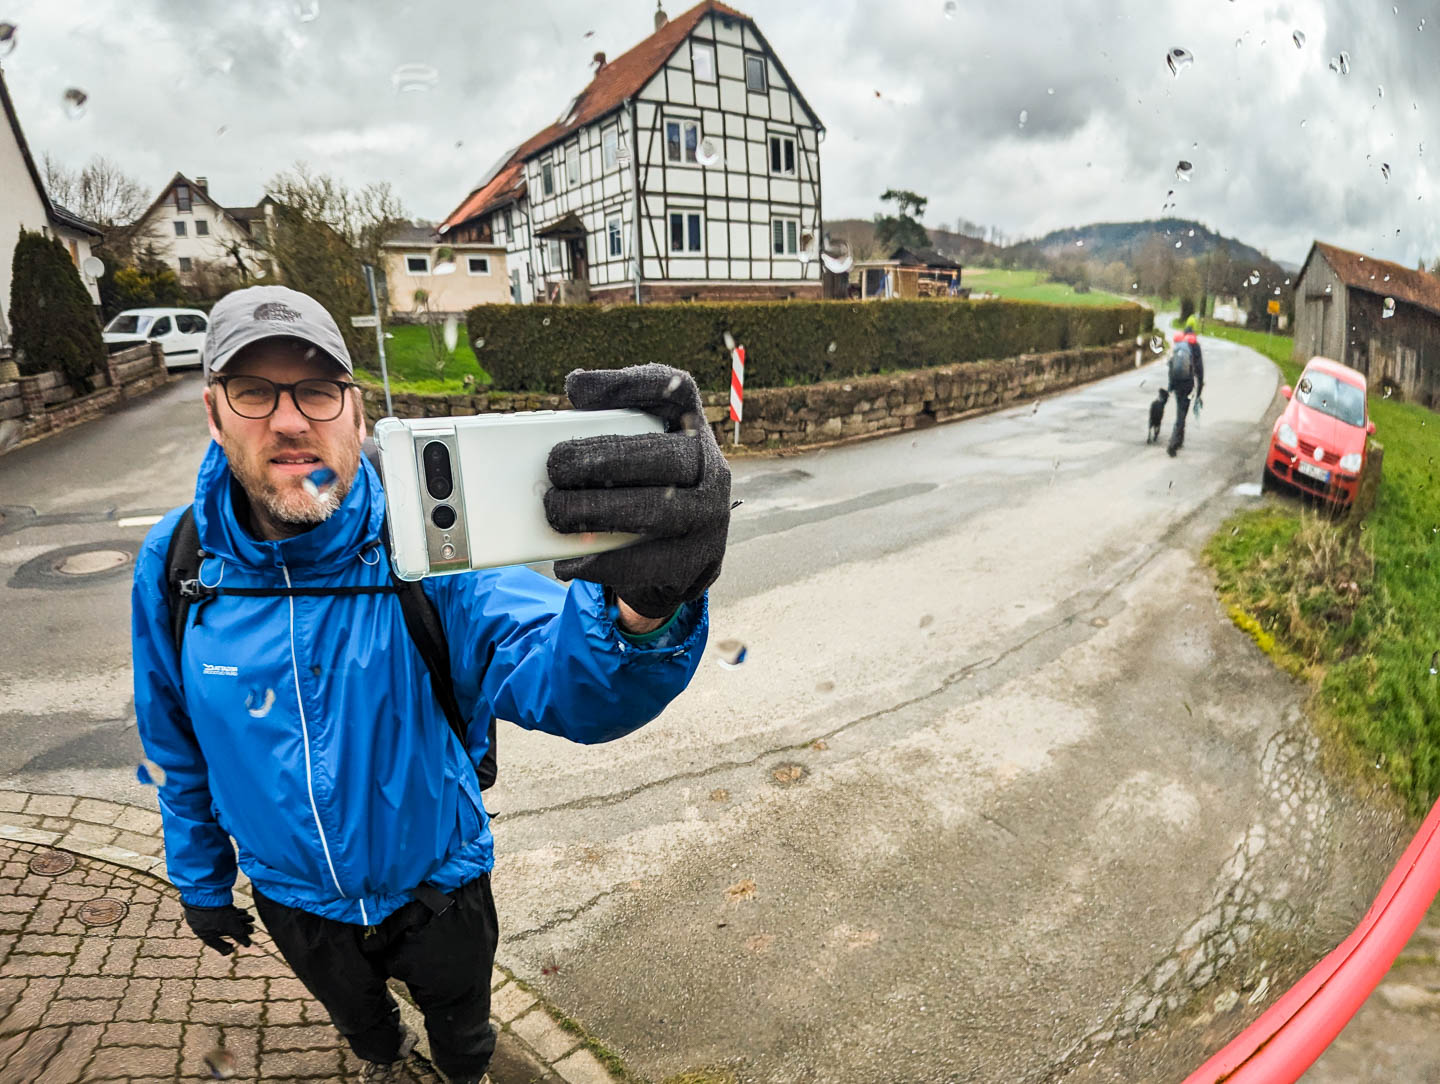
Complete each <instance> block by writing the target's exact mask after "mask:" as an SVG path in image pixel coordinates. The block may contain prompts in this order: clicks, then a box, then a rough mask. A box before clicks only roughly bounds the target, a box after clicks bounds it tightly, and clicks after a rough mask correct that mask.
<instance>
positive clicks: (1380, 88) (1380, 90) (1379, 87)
mask: <svg viewBox="0 0 1440 1084" xmlns="http://www.w3.org/2000/svg"><path fill="white" fill-rule="evenodd" d="M1375 92H1376V95H1377V96H1378V97H1381V98H1383V97H1385V84H1384V83H1381V84H1379V85H1377V86H1376V87H1375Z"/></svg>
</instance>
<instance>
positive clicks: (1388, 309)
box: [1380, 297, 1395, 320]
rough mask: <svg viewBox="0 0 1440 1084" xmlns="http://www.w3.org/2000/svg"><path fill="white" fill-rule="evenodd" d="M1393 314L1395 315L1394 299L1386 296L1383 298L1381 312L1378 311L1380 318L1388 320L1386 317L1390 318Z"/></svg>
mask: <svg viewBox="0 0 1440 1084" xmlns="http://www.w3.org/2000/svg"><path fill="white" fill-rule="evenodd" d="M1394 315H1395V299H1394V298H1393V297H1387V298H1386V299H1385V308H1384V311H1382V312H1381V313H1380V319H1382V320H1388V319H1390V317H1392V316H1394Z"/></svg>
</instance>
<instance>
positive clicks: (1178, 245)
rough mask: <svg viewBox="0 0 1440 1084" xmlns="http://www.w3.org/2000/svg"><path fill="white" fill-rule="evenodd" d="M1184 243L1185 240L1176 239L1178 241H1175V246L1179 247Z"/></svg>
mask: <svg viewBox="0 0 1440 1084" xmlns="http://www.w3.org/2000/svg"><path fill="white" fill-rule="evenodd" d="M1184 243H1185V242H1184V241H1176V242H1175V247H1176V248H1179V247H1180V246H1181V245H1183V244H1184Z"/></svg>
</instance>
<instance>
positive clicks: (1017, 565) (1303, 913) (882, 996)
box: [0, 342, 1404, 1082]
mask: <svg viewBox="0 0 1440 1084" xmlns="http://www.w3.org/2000/svg"><path fill="white" fill-rule="evenodd" d="M1206 369H1207V373H1208V374H1209V375H1210V378H1211V388H1210V389H1209V390H1208V391H1207V394H1206V397H1205V412H1204V414H1203V415H1202V418H1201V420H1200V421H1199V423H1198V424H1193V425H1192V427H1191V430H1190V435H1189V439H1188V441H1187V445H1186V447H1185V449H1184V450H1183V451H1182V452H1181V455H1180V457H1179V458H1177V459H1174V460H1171V459H1169V458H1167V457H1166V455H1165V453H1164V450H1163V448H1158V447H1147V446H1146V445H1145V444H1144V443H1143V439H1144V427H1145V415H1146V408H1147V404H1148V401H1149V399H1150V398H1151V397H1152V395H1153V391H1154V389H1155V388H1156V387H1157V386H1158V383H1159V382H1160V381H1161V380H1162V379H1163V377H1162V374H1161V373H1160V371H1159V369H1158V367H1156V366H1153V365H1152V366H1148V367H1147V368H1145V369H1141V370H1136V371H1134V372H1127V373H1125V374H1122V375H1120V376H1118V377H1115V378H1112V379H1109V380H1105V381H1102V382H1099V383H1097V384H1094V385H1090V386H1088V387H1085V388H1082V389H1078V390H1076V391H1074V392H1070V393H1065V394H1061V395H1058V396H1055V397H1053V398H1050V399H1046V400H1044V401H1042V402H1041V403H1040V404H1039V405H1038V408H1036V407H1034V406H1033V405H1031V404H1026V405H1024V406H1022V407H1020V408H1017V409H1014V410H1009V411H1005V412H1002V413H999V414H995V415H990V416H987V417H983V418H977V419H974V420H971V421H967V422H961V423H955V424H952V425H947V426H942V427H938V428H934V429H930V430H926V431H923V432H918V433H912V434H906V435H903V436H896V437H889V438H884V439H881V440H876V441H871V442H867V443H863V444H858V445H851V446H848V447H842V448H836V449H831V450H827V451H821V452H816V453H808V454H800V455H787V456H784V457H779V458H767V459H757V458H745V459H741V460H738V461H737V462H736V464H735V468H734V469H735V495H736V496H737V497H740V498H743V499H744V500H745V504H744V505H743V506H742V508H741V509H740V510H738V511H737V514H736V518H735V522H734V526H733V531H732V545H731V551H730V554H729V556H728V558H727V563H726V570H725V574H724V576H723V578H722V580H721V581H720V583H719V584H718V585H717V587H716V589H715V590H714V592H713V594H712V604H713V618H714V631H713V634H712V640H719V639H728V638H734V639H740V640H742V641H744V642H745V643H746V644H747V645H748V647H749V661H748V662H746V663H745V665H744V666H742V667H740V668H739V669H736V670H726V669H722V668H721V667H719V666H716V665H707V666H705V667H704V668H702V671H701V673H700V675H699V676H698V677H697V679H696V682H695V683H694V685H693V686H692V688H691V689H690V690H689V691H687V693H686V694H685V696H684V697H682V698H681V699H680V700H679V701H677V703H676V704H675V705H673V706H672V707H671V709H670V710H668V711H667V712H666V713H665V714H664V715H663V716H662V717H661V718H660V719H659V720H657V721H656V722H654V723H652V724H651V725H650V726H648V727H646V728H645V729H644V730H642V731H641V732H639V733H637V734H636V735H634V736H632V737H630V738H628V739H625V740H624V741H622V742H619V743H616V744H613V745H611V746H607V747H599V748H580V747H574V746H570V745H567V744H565V743H563V742H561V741H558V740H556V739H552V738H549V737H546V736H543V735H532V734H527V733H524V732H521V731H518V730H517V729H515V728H514V727H506V728H505V729H504V730H503V731H502V737H501V742H502V745H501V749H502V771H501V782H500V784H499V785H498V786H497V787H496V788H495V790H493V791H491V792H489V793H488V795H487V799H488V804H489V805H490V806H491V807H492V808H493V809H495V810H497V811H498V814H499V815H498V817H497V818H496V822H495V833H496V839H497V852H498V854H499V856H500V857H499V864H498V865H497V869H496V874H495V884H496V896H497V901H498V904H499V907H500V911H501V920H502V927H503V931H504V933H503V940H502V946H501V959H502V961H503V962H506V963H508V964H509V965H511V966H513V967H515V968H517V969H518V971H519V973H520V974H521V975H522V976H523V977H525V978H527V979H530V980H531V981H533V982H535V983H536V984H537V985H538V986H540V987H541V988H542V989H543V990H544V991H545V992H546V993H547V994H548V995H549V996H550V997H551V998H553V999H554V1000H555V1001H556V1002H557V1003H558V1004H559V1005H560V1006H561V1007H562V1008H563V1009H565V1010H566V1011H567V1012H569V1013H570V1014H571V1015H573V1016H574V1017H576V1018H578V1019H579V1020H581V1021H583V1022H584V1023H585V1024H586V1026H587V1027H588V1028H589V1029H590V1030H591V1031H592V1033H593V1034H594V1035H596V1036H597V1037H598V1038H600V1039H601V1040H602V1041H604V1042H606V1043H607V1044H609V1045H610V1046H611V1047H612V1048H613V1049H615V1050H616V1052H618V1053H619V1054H620V1055H621V1056H623V1057H625V1058H626V1059H627V1060H628V1061H629V1062H630V1063H631V1064H632V1065H633V1066H634V1067H635V1068H636V1069H637V1070H638V1071H639V1072H641V1073H643V1074H644V1075H646V1076H647V1077H652V1078H655V1079H661V1078H664V1077H666V1076H669V1075H671V1074H675V1073H679V1072H681V1071H685V1070H690V1069H698V1068H701V1067H705V1066H723V1067H726V1068H728V1069H729V1070H730V1071H731V1072H733V1073H734V1074H735V1075H736V1076H737V1077H738V1079H740V1080H742V1081H765V1082H783V1081H802V1080H804V1081H851V1080H857V1079H866V1080H875V1081H885V1080H893V1081H938V1080H957V1081H958V1080H966V1081H968V1080H975V1081H982V1080H984V1081H988V1080H1011V1081H1032V1080H1033V1081H1041V1080H1049V1079H1055V1078H1057V1077H1061V1076H1066V1075H1068V1076H1069V1077H1070V1078H1072V1079H1076V1080H1135V1079H1147V1080H1163V1079H1169V1078H1174V1077H1178V1076H1180V1075H1183V1072H1184V1069H1185V1068H1186V1067H1188V1066H1191V1065H1193V1064H1195V1063H1198V1061H1199V1060H1201V1059H1202V1058H1203V1055H1204V1054H1205V1053H1206V1052H1208V1050H1210V1049H1212V1048H1213V1046H1214V1045H1216V1044H1217V1043H1218V1042H1220V1041H1222V1040H1223V1038H1224V1037H1226V1036H1227V1035H1228V1034H1230V1033H1232V1032H1233V1031H1235V1030H1238V1028H1239V1026H1240V1025H1241V1024H1242V1023H1243V1022H1244V1020H1245V1019H1248V1018H1249V1017H1251V1016H1253V1015H1254V1014H1255V1013H1257V1012H1258V1011H1259V1010H1260V1009H1261V1008H1263V1006H1264V1004H1265V1003H1266V1001H1267V997H1266V990H1269V991H1270V993H1269V996H1270V997H1273V996H1274V992H1275V991H1276V990H1278V989H1280V988H1282V987H1283V982H1284V981H1285V980H1286V977H1287V976H1289V975H1293V974H1294V973H1296V972H1297V971H1299V970H1303V968H1304V966H1306V965H1308V963H1309V962H1311V961H1313V959H1315V958H1317V957H1318V956H1319V955H1320V954H1321V953H1323V951H1325V950H1326V949H1328V948H1329V947H1330V946H1331V945H1333V943H1334V942H1335V941H1336V940H1337V939H1338V937H1339V936H1340V935H1342V934H1343V933H1344V932H1345V931H1347V930H1348V928H1349V926H1350V925H1351V924H1353V922H1354V921H1355V919H1356V918H1358V917H1359V914H1360V913H1361V912H1363V910H1364V908H1365V906H1366V905H1367V904H1368V902H1369V896H1370V894H1371V893H1372V892H1373V890H1374V888H1375V887H1376V886H1377V885H1378V883H1379V880H1380V877H1381V875H1382V873H1383V869H1384V867H1385V865H1386V862H1387V860H1388V859H1389V858H1390V856H1391V854H1392V853H1393V852H1394V851H1395V849H1396V845H1397V842H1399V841H1400V835H1401V834H1402V833H1403V830H1404V829H1403V825H1402V824H1401V822H1399V821H1398V820H1394V819H1392V818H1390V817H1388V816H1387V815H1384V814H1382V813H1378V812H1375V811H1374V809H1373V808H1372V807H1371V806H1368V805H1365V804H1362V803H1358V802H1357V801H1355V800H1354V799H1352V798H1350V797H1348V796H1347V795H1346V794H1344V793H1343V792H1342V791H1340V790H1339V789H1337V788H1335V787H1334V786H1332V785H1331V784H1330V783H1328V782H1327V781H1326V780H1325V779H1324V778H1323V777H1322V775H1321V774H1320V772H1319V769H1318V767H1317V763H1316V761H1317V746H1316V743H1315V742H1314V740H1313V739H1312V738H1311V737H1310V736H1309V734H1308V729H1307V727H1306V726H1305V723H1304V721H1303V719H1302V718H1301V716H1300V712H1299V705H1300V703H1301V702H1302V700H1303V692H1304V691H1303V690H1302V689H1300V688H1299V687H1297V686H1296V685H1294V684H1293V683H1292V682H1291V681H1290V680H1289V679H1288V678H1286V677H1284V676H1282V675H1280V674H1277V673H1276V672H1275V671H1274V669H1273V668H1272V667H1271V666H1270V665H1269V664H1268V663H1267V662H1266V661H1265V660H1264V659H1263V658H1262V657H1261V656H1260V655H1259V654H1258V652H1256V651H1255V649H1254V648H1253V646H1252V645H1251V644H1250V643H1249V642H1248V641H1247V640H1245V639H1244V638H1243V637H1242V636H1240V635H1239V634H1238V633H1237V632H1235V631H1234V629H1233V628H1232V627H1231V626H1230V624H1229V622H1228V620H1227V619H1226V617H1225V615H1224V613H1223V612H1222V611H1221V610H1220V608H1219V606H1218V605H1217V604H1216V602H1215V600H1214V597H1213V591H1212V588H1211V584H1210V580H1209V578H1208V576H1207V574H1206V573H1205V571H1204V570H1203V568H1201V567H1199V566H1198V564H1197V559H1196V556H1195V555H1196V552H1197V550H1198V546H1199V545H1200V544H1201V543H1202V541H1203V539H1204V538H1205V537H1206V536H1207V535H1208V533H1209V532H1210V531H1212V530H1213V529H1214V527H1215V526H1216V525H1218V522H1219V520H1220V519H1221V518H1222V517H1223V515H1224V514H1225V512H1226V511H1227V510H1228V509H1230V508H1233V507H1235V506H1236V505H1237V504H1239V503H1242V502H1244V501H1246V500H1249V499H1251V498H1247V497H1243V496H1239V495H1237V494H1236V493H1235V491H1234V487H1235V485H1236V484H1237V483H1239V482H1242V481H1253V480H1254V477H1253V475H1254V474H1255V473H1256V472H1257V471H1258V463H1259V458H1258V448H1259V436H1260V433H1261V431H1262V427H1263V426H1264V420H1265V418H1266V417H1267V416H1268V411H1270V410H1271V409H1272V407H1273V400H1274V392H1275V388H1276V384H1277V380H1276V374H1275V370H1274V368H1273V366H1271V365H1269V363H1268V362H1265V361H1264V360H1263V359H1261V358H1260V357H1259V356H1258V355H1256V354H1254V353H1252V352H1250V351H1246V350H1243V349H1241V348H1239V347H1235V346H1232V345H1230V344H1227V343H1221V342H1214V343H1210V342H1207V344H1206ZM198 394H199V392H198V381H197V379H196V378H195V377H193V376H191V377H188V378H185V379H184V380H181V381H179V382H177V383H176V384H174V385H172V386H171V387H169V388H167V389H165V390H164V391H163V392H160V393H157V394H156V395H154V396H152V397H150V398H149V399H147V400H146V401H144V402H143V403H141V404H138V405H136V406H134V407H132V408H131V409H129V410H128V411H126V412H124V413H122V414H118V415H114V416H111V417H109V418H106V419H104V420H102V421H100V422H98V423H96V424H94V425H91V426H89V427H87V428H84V429H81V430H78V431H74V432H71V433H69V434H65V435H62V436H60V437H57V438H54V439H52V440H50V441H45V442H41V443H40V444H37V445H34V446H31V447H29V448H26V449H21V450H19V451H17V452H12V453H10V454H9V455H7V456H5V457H3V458H0V509H3V510H4V512H5V520H4V521H3V523H0V607H3V612H4V613H5V614H6V623H7V625H8V626H9V635H8V637H7V639H8V641H9V645H10V646H9V650H8V651H7V652H6V653H5V656H4V659H5V661H4V662H3V664H0V667H3V670H0V785H3V786H18V787H22V788H27V789H32V790H53V791H61V792H67V793H76V794H91V795H96V796H101V797H109V798H115V799H119V800H125V801H134V802H139V803H142V804H149V803H150V802H151V801H153V799H151V798H150V796H149V795H147V794H146V793H145V792H144V791H143V790H142V788H140V787H139V785H138V784H137V783H135V782H134V777H133V771H134V764H135V762H136V760H137V758H138V756H139V750H138V744H137V742H136V739H135V731H134V727H133V720H132V717H131V716H132V712H131V704H130V688H129V680H130V679H129V667H128V570H127V569H126V568H125V567H123V566H122V567H120V568H118V569H117V570H115V571H114V572H111V573H108V574H105V573H102V574H101V575H99V576H98V577H95V578H83V579H80V580H77V581H74V582H55V581H56V580H57V578H56V577H53V576H52V577H50V582H47V583H46V584H44V585H36V584H35V582H34V575H35V574H34V573H33V571H32V572H30V573H27V572H26V562H28V561H32V560H35V559H38V558H41V557H43V556H45V555H47V554H49V553H50V552H51V551H53V550H55V549H56V548H59V547H67V546H81V545H90V544H102V543H103V544H105V545H106V546H107V547H108V548H111V549H115V550H118V551H121V552H124V551H125V549H126V548H127V547H129V548H131V549H133V547H134V545H135V544H136V543H138V541H139V540H140V538H141V537H142V536H143V534H144V529H145V528H144V527H143V526H133V527H127V526H122V525H121V523H122V522H123V519H124V517H131V516H144V515H146V514H154V513H158V512H160V511H163V510H164V509H167V508H169V507H172V506H173V505H175V504H178V503H181V502H182V501H184V500H186V499H188V496H189V494H190V491H191V489H192V487H193V478H194V470H195V467H196V465H197V464H198V462H199V460H200V457H201V455H202V453H203V450H204V446H205V440H206V439H207V437H206V433H205V427H204V419H203V415H202V414H201V410H200V405H199V402H198ZM1168 420H1169V419H1167V423H1168ZM27 576H28V577H29V578H27ZM1262 980H1265V981H1264V986H1263V987H1262V986H1261V981H1262ZM1247 984H1248V985H1247ZM1257 989H1259V990H1260V991H1261V993H1260V996H1259V997H1257V998H1255V1004H1254V1005H1251V1004H1250V1003H1249V1002H1250V995H1251V994H1252V993H1253V992H1254V991H1255V990H1257ZM1231 992H1233V993H1235V994H1236V995H1237V996H1236V997H1235V1004H1234V1005H1233V1006H1232V1005H1231V1004H1230V997H1229V996H1228V995H1229V994H1230V993H1231ZM1217 998H1218V999H1219V1002H1218V1006H1219V1007H1217V1001H1216V999H1217Z"/></svg>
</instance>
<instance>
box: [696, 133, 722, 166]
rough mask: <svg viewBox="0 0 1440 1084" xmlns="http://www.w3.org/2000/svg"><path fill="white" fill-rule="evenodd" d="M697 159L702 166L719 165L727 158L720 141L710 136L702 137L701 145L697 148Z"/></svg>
mask: <svg viewBox="0 0 1440 1084" xmlns="http://www.w3.org/2000/svg"><path fill="white" fill-rule="evenodd" d="M695 160H696V161H697V162H699V163H700V164H701V165H702V166H718V165H719V164H720V163H721V162H723V161H724V160H725V157H724V155H722V154H721V153H720V141H719V140H718V139H711V138H710V137H709V136H706V137H705V138H704V139H702V140H701V141H700V146H699V147H698V148H696V151H695Z"/></svg>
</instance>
